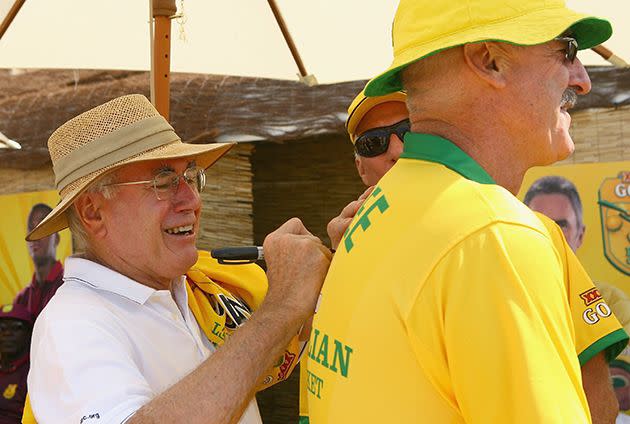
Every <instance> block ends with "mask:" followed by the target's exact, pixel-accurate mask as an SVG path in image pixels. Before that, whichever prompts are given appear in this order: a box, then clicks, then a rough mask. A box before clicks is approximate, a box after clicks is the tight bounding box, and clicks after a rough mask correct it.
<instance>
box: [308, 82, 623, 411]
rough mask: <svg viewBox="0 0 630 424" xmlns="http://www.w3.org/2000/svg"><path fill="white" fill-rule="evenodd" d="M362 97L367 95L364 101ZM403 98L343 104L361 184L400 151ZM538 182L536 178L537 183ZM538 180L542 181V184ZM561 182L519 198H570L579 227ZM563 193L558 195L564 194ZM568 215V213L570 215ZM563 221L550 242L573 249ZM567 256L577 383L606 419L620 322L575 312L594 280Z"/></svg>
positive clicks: (336, 236) (349, 212) (341, 222)
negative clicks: (608, 359) (579, 377)
mask: <svg viewBox="0 0 630 424" xmlns="http://www.w3.org/2000/svg"><path fill="white" fill-rule="evenodd" d="M366 99H367V100H369V103H368V102H367V101H366ZM405 100H406V94H405V93H404V92H395V93H391V94H388V95H385V96H378V97H366V96H365V94H364V92H363V91H361V92H360V93H359V94H358V95H357V96H356V97H355V99H354V100H353V101H352V103H351V104H350V106H349V108H348V119H347V121H346V128H347V130H348V135H349V139H350V141H351V142H352V143H353V144H354V145H355V162H356V165H357V171H358V172H359V175H360V176H361V178H362V179H363V182H364V183H365V184H366V185H374V184H376V183H377V182H378V180H380V179H381V178H382V177H383V175H385V173H386V172H387V171H388V170H389V169H390V168H391V167H392V166H393V164H394V163H395V162H396V161H397V160H398V157H399V156H400V154H401V153H402V140H401V137H400V134H397V133H396V130H395V128H396V125H395V124H396V123H398V122H402V121H404V120H405V119H408V117H409V115H408V112H407V109H406V106H405V104H404V103H405ZM357 128H359V130H356V129H357ZM358 139H359V142H360V143H364V144H365V146H357V145H356V144H357V140H358ZM361 151H368V152H370V153H371V155H370V156H369V157H367V158H365V157H363V156H361V153H360V152H361ZM365 175H368V176H370V177H371V178H374V179H372V180H367V181H366V178H364V176H365ZM550 178H551V177H550ZM553 178H555V177H553ZM553 178H552V179H553ZM556 179H557V178H556ZM543 180H544V181H543ZM539 182H540V183H541V184H538V183H539ZM543 182H544V183H545V184H546V185H545V184H543ZM565 182H566V183H567V186H566V187H565V184H564V182H562V181H559V182H557V181H555V180H554V181H551V180H550V182H547V180H546V179H541V180H540V181H537V182H536V184H533V185H532V187H531V188H530V190H529V191H528V194H527V195H526V196H525V201H524V203H525V204H526V205H528V206H529V207H530V208H531V209H533V210H534V211H538V212H541V213H542V214H543V215H544V214H545V213H546V212H547V213H548V210H547V209H544V208H543V209H540V210H539V209H537V208H538V207H539V206H538V205H537V204H536V205H531V204H530V202H531V201H534V200H539V199H538V197H540V196H538V194H544V193H547V192H549V193H556V192H557V193H563V194H564V195H565V196H569V197H568V198H569V199H570V200H571V201H572V203H571V204H573V208H571V207H570V206H569V208H570V209H571V211H573V209H576V210H575V216H573V220H574V221H576V222H574V223H573V224H571V222H572V221H571V220H570V219H569V221H571V222H569V225H575V226H576V228H577V229H580V228H581V229H582V233H583V227H584V226H583V223H582V220H581V202H580V199H579V195H578V194H577V192H575V187H573V186H572V185H571V184H570V182H567V181H565ZM552 183H553V184H552ZM539 186H540V187H539ZM548 186H549V187H548ZM571 187H573V188H572V190H573V192H572V191H571ZM368 190H369V189H368ZM565 196H561V197H563V198H564V197H565ZM365 197H366V195H365V193H364V194H363V195H362V196H361V197H360V198H359V199H358V200H356V201H353V202H351V203H350V204H349V205H348V206H346V207H345V208H344V209H343V211H342V212H341V213H340V214H339V215H338V216H337V217H335V218H334V219H333V220H331V222H330V223H329V224H328V236H329V238H330V240H331V242H332V245H333V247H334V248H336V247H337V245H338V244H339V240H340V239H341V237H342V235H343V233H344V232H345V230H346V229H347V227H348V225H349V224H350V221H351V220H352V218H353V217H354V215H355V214H356V211H357V210H358V208H359V207H360V206H361V204H362V201H363V199H364V198H365ZM560 200H562V199H560ZM567 201H568V200H567ZM574 203H575V204H574ZM540 218H541V220H543V222H545V223H546V224H547V225H548V226H550V227H553V226H554V224H553V223H552V222H551V221H550V220H549V219H547V217H546V216H542V215H541V216H540ZM551 218H553V219H554V220H557V218H558V216H556V215H553V216H551ZM569 218H571V217H570V216H569ZM565 227H566V226H562V227H561V229H562V231H563V233H565V238H566V240H565V238H563V237H562V236H561V235H560V234H559V233H558V231H557V230H556V231H555V232H554V234H555V235H556V237H554V239H553V241H554V246H555V248H556V249H557V250H558V251H559V252H564V251H569V250H573V251H575V248H576V247H577V246H576V245H574V244H573V243H572V242H575V241H576V240H577V239H578V238H577V237H575V236H573V234H572V233H570V234H567V233H566V228H565ZM567 260H568V261H569V263H568V265H569V266H568V267H567V269H566V270H565V272H566V273H567V274H568V277H569V279H570V284H569V287H570V293H569V298H568V299H569V306H570V308H571V311H572V313H573V314H574V315H575V316H576V318H577V319H575V320H574V321H573V322H574V327H575V333H576V339H577V340H579V343H577V344H579V347H577V346H576V347H577V348H578V351H577V354H578V359H579V360H580V365H581V372H582V387H583V388H584V390H585V394H586V397H587V400H588V403H589V408H590V412H591V417H592V420H593V422H596V423H599V422H607V420H608V417H611V416H612V415H613V414H614V411H615V410H616V409H617V405H616V403H615V399H614V396H615V395H614V393H613V391H612V390H611V389H610V387H609V386H610V384H609V377H608V375H607V372H606V370H607V368H608V365H607V362H606V359H605V358H606V351H608V350H609V349H612V350H613V351H615V350H616V349H617V346H616V344H617V343H616V341H615V340H614V338H610V337H608V336H609V335H610V334H612V333H615V332H616V331H617V330H619V328H621V327H620V326H619V323H617V322H616V321H614V320H598V321H596V322H592V320H591V321H589V322H585V321H584V320H583V319H581V318H580V317H581V316H582V315H583V314H584V313H585V312H586V311H588V310H589V307H588V306H586V305H584V302H583V300H582V298H581V297H580V295H581V294H582V293H584V292H588V291H589V290H591V289H592V288H593V282H592V281H591V280H590V278H588V277H586V278H584V277H585V274H584V273H576V272H569V269H570V266H571V264H570V261H577V258H576V257H575V256H574V255H567ZM604 302H605V300H604V299H600V300H599V301H598V302H596V303H593V304H592V305H591V310H592V309H593V308H592V306H597V304H599V303H604ZM602 307H604V306H602ZM616 315H617V318H619V319H620V320H621V317H620V316H619V315H618V314H616ZM609 356H610V355H609ZM305 361H306V359H304V360H303V362H302V364H304V362H305ZM305 368H306V367H304V366H302V368H301V369H300V373H301V374H300V383H301V386H300V387H301V391H300V418H301V419H302V421H301V422H303V423H306V422H308V403H307V400H306V397H307V394H308V390H307V384H306V383H307V381H308V380H307V373H306V369H305Z"/></svg>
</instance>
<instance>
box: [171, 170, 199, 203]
mask: <svg viewBox="0 0 630 424" xmlns="http://www.w3.org/2000/svg"><path fill="white" fill-rule="evenodd" d="M173 203H174V204H175V206H176V207H177V208H178V209H184V210H185V209H191V210H195V209H199V208H200V207H201V193H199V191H198V190H197V189H196V188H195V187H193V186H192V185H191V184H188V183H187V182H186V180H185V179H184V178H183V177H180V178H179V182H178V184H177V189H176V191H175V195H174V196H173Z"/></svg>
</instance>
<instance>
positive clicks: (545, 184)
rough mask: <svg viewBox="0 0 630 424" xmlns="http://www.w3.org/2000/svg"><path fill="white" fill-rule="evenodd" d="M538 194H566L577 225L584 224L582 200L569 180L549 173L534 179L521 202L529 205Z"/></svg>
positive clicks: (581, 225)
mask: <svg viewBox="0 0 630 424" xmlns="http://www.w3.org/2000/svg"><path fill="white" fill-rule="evenodd" d="M539 194H562V195H564V196H566V197H567V198H568V199H569V201H570V202H571V207H573V212H575V217H576V219H577V223H578V226H579V227H583V226H584V223H583V221H582V201H581V200H580V194H579V193H578V191H577V188H576V187H575V184H573V183H572V182H571V181H569V180H567V179H566V178H564V177H561V176H559V175H549V176H546V177H542V178H539V179H537V180H536V181H534V183H533V184H532V185H531V187H529V190H527V193H526V194H525V199H523V203H525V204H526V205H527V206H529V204H530V203H531V201H532V199H533V198H534V197H536V196H538V195H539Z"/></svg>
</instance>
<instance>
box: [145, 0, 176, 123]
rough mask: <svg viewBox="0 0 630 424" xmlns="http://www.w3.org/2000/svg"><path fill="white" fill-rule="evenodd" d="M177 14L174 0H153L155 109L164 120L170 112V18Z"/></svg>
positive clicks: (153, 83)
mask: <svg viewBox="0 0 630 424" xmlns="http://www.w3.org/2000/svg"><path fill="white" fill-rule="evenodd" d="M176 12H177V7H176V6H175V0H153V16H152V17H153V19H154V28H155V30H154V32H153V34H154V40H153V49H154V50H153V63H152V64H151V65H152V68H153V72H152V75H153V81H151V84H152V86H153V88H154V92H155V105H154V106H155V108H156V109H157V110H158V112H159V113H160V115H162V116H163V117H164V118H166V120H168V119H169V114H170V113H169V112H170V76H171V16H173V15H174V14H175V13H176Z"/></svg>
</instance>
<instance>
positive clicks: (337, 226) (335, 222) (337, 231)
mask: <svg viewBox="0 0 630 424" xmlns="http://www.w3.org/2000/svg"><path fill="white" fill-rule="evenodd" d="M372 190H374V186H370V187H368V188H367V190H365V191H364V192H363V194H362V195H361V196H359V198H358V199H357V200H355V201H352V202H350V203H348V205H347V206H346V207H345V208H343V210H342V211H341V213H340V214H339V215H338V216H336V217H334V218H333V219H331V220H330V222H329V223H328V227H326V231H327V232H328V237H330V245H331V246H332V248H333V249H335V250H336V249H337V246H339V243H340V242H341V238H342V237H343V233H345V232H346V229H347V228H348V225H350V222H352V218H354V216H355V215H356V213H357V211H358V210H359V208H360V207H361V205H362V204H363V202H365V199H367V198H368V196H369V195H370V193H372Z"/></svg>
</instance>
